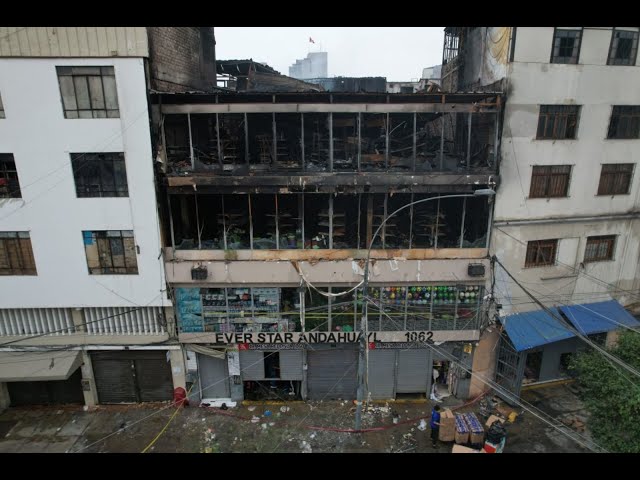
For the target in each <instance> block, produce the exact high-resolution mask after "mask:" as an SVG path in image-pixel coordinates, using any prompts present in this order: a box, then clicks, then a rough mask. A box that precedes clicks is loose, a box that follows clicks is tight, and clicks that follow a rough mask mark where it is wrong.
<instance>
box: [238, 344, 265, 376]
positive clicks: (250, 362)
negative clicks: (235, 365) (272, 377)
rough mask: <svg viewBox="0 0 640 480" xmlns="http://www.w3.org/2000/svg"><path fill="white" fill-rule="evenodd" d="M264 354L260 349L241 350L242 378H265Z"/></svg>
mask: <svg viewBox="0 0 640 480" xmlns="http://www.w3.org/2000/svg"><path fill="white" fill-rule="evenodd" d="M264 354H265V352H263V351H260V350H242V351H241V352H240V369H241V370H242V371H241V372H240V374H241V375H242V380H243V381H245V380H264V378H265V377H264Z"/></svg>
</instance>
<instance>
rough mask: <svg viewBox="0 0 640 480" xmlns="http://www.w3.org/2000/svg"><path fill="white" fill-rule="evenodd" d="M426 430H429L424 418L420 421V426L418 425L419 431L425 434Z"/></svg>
mask: <svg viewBox="0 0 640 480" xmlns="http://www.w3.org/2000/svg"><path fill="white" fill-rule="evenodd" d="M426 429H427V422H425V421H424V418H423V419H421V420H420V425H418V430H420V431H422V432H424V431H425V430H426ZM412 430H413V429H412Z"/></svg>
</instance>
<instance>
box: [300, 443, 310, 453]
mask: <svg viewBox="0 0 640 480" xmlns="http://www.w3.org/2000/svg"><path fill="white" fill-rule="evenodd" d="M300 448H301V449H302V453H312V451H311V445H309V444H308V443H307V442H305V441H304V440H303V441H302V443H301V444H300Z"/></svg>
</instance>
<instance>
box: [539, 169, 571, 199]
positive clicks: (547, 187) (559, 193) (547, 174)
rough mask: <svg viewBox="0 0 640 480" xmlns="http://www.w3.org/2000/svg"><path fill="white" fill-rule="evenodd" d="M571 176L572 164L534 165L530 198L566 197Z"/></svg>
mask: <svg viewBox="0 0 640 480" xmlns="http://www.w3.org/2000/svg"><path fill="white" fill-rule="evenodd" d="M570 178H571V165H557V166H544V167H543V166H534V167H533V172H532V174H531V189H530V191H529V198H553V197H566V196H567V194H568V192H569V180H570Z"/></svg>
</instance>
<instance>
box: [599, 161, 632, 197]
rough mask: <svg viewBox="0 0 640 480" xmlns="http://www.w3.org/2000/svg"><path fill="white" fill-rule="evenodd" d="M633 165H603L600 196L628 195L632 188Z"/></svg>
mask: <svg viewBox="0 0 640 480" xmlns="http://www.w3.org/2000/svg"><path fill="white" fill-rule="evenodd" d="M633 166H634V164H633V163H607V164H604V165H602V171H601V173H600V184H599V185H598V195H626V194H627V193H629V187H630V186H631V177H632V176H633Z"/></svg>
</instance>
